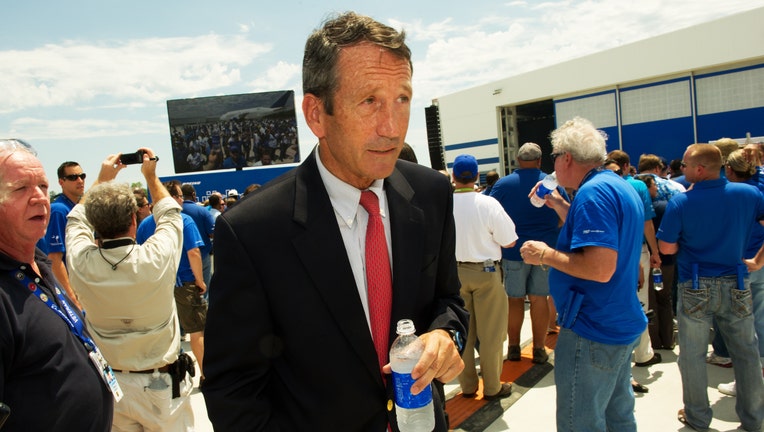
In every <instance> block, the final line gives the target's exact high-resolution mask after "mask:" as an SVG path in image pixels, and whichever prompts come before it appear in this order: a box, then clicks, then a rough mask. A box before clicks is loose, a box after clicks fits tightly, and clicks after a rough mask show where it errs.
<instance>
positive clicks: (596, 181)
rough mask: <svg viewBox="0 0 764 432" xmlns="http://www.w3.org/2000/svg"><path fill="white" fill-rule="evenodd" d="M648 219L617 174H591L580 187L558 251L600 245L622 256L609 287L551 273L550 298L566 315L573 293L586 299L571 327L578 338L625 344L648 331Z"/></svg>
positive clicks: (631, 192)
mask: <svg viewBox="0 0 764 432" xmlns="http://www.w3.org/2000/svg"><path fill="white" fill-rule="evenodd" d="M644 220H645V218H644V209H643V205H642V202H641V201H640V199H639V196H638V195H637V193H636V191H635V190H634V188H633V187H631V186H629V184H628V183H626V182H625V181H623V179H621V178H620V177H618V175H617V174H615V173H613V172H612V171H609V170H601V171H592V173H591V175H590V176H589V177H588V178H587V179H586V180H584V183H583V184H582V185H581V186H580V187H579V189H578V192H577V193H576V197H575V198H574V199H573V201H572V202H571V205H570V209H569V210H568V216H567V218H566V219H565V224H564V225H563V226H562V229H561V230H560V237H559V240H558V242H557V247H556V249H557V250H559V251H561V252H576V251H577V250H579V249H581V248H583V247H586V246H597V247H605V248H608V249H612V250H615V251H616V252H618V259H617V262H616V270H615V273H614V274H613V277H612V278H611V279H610V280H609V281H607V282H604V283H602V282H595V281H592V280H584V279H580V278H576V277H573V276H570V275H568V274H566V273H563V272H561V271H558V270H555V269H550V271H549V288H550V293H551V294H552V297H554V302H555V304H556V305H557V310H558V312H560V311H564V310H566V308H567V307H568V304H569V303H570V301H571V298H572V296H573V292H574V291H576V292H579V293H582V295H583V300H582V302H581V308H580V311H579V313H578V316H577V318H576V320H575V322H574V323H573V326H572V327H571V329H572V330H573V331H574V332H575V333H576V334H578V335H579V336H581V337H584V338H586V339H589V340H593V341H595V342H599V343H603V344H608V345H626V344H630V343H632V342H634V341H635V340H636V339H637V338H638V337H639V336H640V335H641V334H642V332H643V331H644V330H645V328H646V326H647V318H646V317H645V314H644V312H643V311H642V305H640V304H639V300H638V299H637V295H636V292H637V281H638V279H639V258H640V252H641V248H642V231H643V229H644Z"/></svg>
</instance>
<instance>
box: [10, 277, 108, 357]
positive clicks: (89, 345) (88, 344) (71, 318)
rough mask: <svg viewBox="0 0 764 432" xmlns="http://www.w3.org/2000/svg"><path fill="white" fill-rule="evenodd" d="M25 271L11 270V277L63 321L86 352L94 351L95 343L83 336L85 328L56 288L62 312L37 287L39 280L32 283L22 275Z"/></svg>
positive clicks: (36, 279)
mask: <svg viewBox="0 0 764 432" xmlns="http://www.w3.org/2000/svg"><path fill="white" fill-rule="evenodd" d="M26 269H27V267H26V266H21V267H20V269H19V270H11V275H12V276H13V277H14V278H15V279H16V280H18V281H19V282H21V283H22V284H23V285H24V286H25V287H27V288H28V289H29V291H31V292H32V294H34V295H36V296H37V298H39V299H40V300H41V301H42V302H43V303H45V304H46V305H47V306H48V307H49V308H50V309H51V310H52V311H53V312H55V313H56V315H58V316H59V317H61V319H63V320H64V322H65V323H66V324H67V325H68V326H69V330H71V332H72V333H73V334H74V335H75V336H77V338H78V339H79V340H80V341H82V343H83V344H84V345H85V348H86V349H87V350H88V352H91V351H94V350H95V346H96V345H95V342H93V339H91V338H90V337H88V336H86V335H85V326H84V325H83V324H82V320H81V319H80V318H79V317H78V316H77V314H76V313H75V312H74V311H73V310H72V308H71V306H69V303H68V302H67V301H66V298H64V295H63V294H62V293H61V290H60V289H59V288H58V286H56V287H55V289H54V292H55V294H56V297H58V301H59V303H61V305H62V306H63V309H64V310H61V308H60V307H58V305H57V304H56V303H55V302H54V301H53V300H52V299H51V298H50V297H48V295H47V294H45V292H43V290H42V289H41V288H40V286H39V285H38V283H39V282H40V279H39V278H37V277H36V278H35V280H34V281H32V279H30V278H29V276H27V274H26V273H24V270H26ZM64 312H66V313H64Z"/></svg>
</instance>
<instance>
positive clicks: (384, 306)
mask: <svg viewBox="0 0 764 432" xmlns="http://www.w3.org/2000/svg"><path fill="white" fill-rule="evenodd" d="M361 206H362V207H363V208H364V209H365V210H366V212H367V213H369V223H368V225H367V226H366V286H367V290H368V296H369V320H370V321H371V336H372V338H373V339H374V349H376V350H377V358H378V359H379V367H380V368H381V367H382V366H384V365H386V364H387V358H388V352H387V342H388V339H389V335H390V311H391V309H392V305H393V283H392V276H391V274H390V258H389V256H388V254H387V240H386V239H385V226H384V224H382V216H380V214H379V198H377V195H376V194H375V193H374V192H372V191H363V192H361Z"/></svg>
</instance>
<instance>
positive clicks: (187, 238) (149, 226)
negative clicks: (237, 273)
mask: <svg viewBox="0 0 764 432" xmlns="http://www.w3.org/2000/svg"><path fill="white" fill-rule="evenodd" d="M181 216H182V217H183V252H182V253H181V254H180V263H179V264H178V274H177V276H176V279H175V286H181V285H183V282H194V281H195V280H196V278H195V277H194V272H193V271H191V263H190V261H189V260H188V251H190V250H191V249H194V248H200V249H201V247H202V246H204V241H203V240H202V236H201V235H200V234H199V230H198V229H197V228H196V223H194V220H193V219H191V216H189V215H187V214H185V213H181ZM155 229H156V221H154V218H153V217H147V218H146V219H144V220H143V221H142V222H141V225H140V226H139V227H138V232H136V235H135V241H136V242H137V243H138V244H143V243H144V242H145V241H146V240H148V238H149V237H151V235H152V234H154V230H155Z"/></svg>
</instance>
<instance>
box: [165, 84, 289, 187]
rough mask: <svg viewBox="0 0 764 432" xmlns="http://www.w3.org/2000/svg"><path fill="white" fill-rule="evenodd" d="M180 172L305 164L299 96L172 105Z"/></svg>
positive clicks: (259, 95)
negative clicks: (300, 138)
mask: <svg viewBox="0 0 764 432" xmlns="http://www.w3.org/2000/svg"><path fill="white" fill-rule="evenodd" d="M167 114H168V117H169V120H170V135H171V138H172V157H173V162H174V164H175V173H187V172H197V171H212V170H225V169H243V168H248V167H259V166H267V165H277V164H287V163H295V162H299V161H300V146H299V143H298V141H297V118H296V116H295V109H294V91H292V90H282V91H273V92H264V93H249V94H238V95H226V96H212V97H201V98H193V99H176V100H168V101H167Z"/></svg>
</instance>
